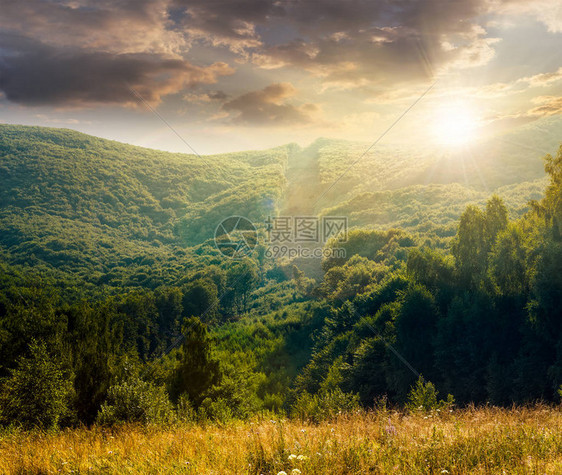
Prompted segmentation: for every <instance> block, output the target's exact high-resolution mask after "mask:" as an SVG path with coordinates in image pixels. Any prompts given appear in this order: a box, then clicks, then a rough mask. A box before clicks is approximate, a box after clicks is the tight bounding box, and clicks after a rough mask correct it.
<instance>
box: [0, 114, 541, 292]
mask: <svg viewBox="0 0 562 475" xmlns="http://www.w3.org/2000/svg"><path fill="white" fill-rule="evenodd" d="M531 132H532V131H531ZM531 132H529V133H531ZM531 135H532V134H531ZM522 137H523V139H524V138H525V134H524V133H523V135H522ZM519 140H521V138H520V139H519ZM504 142H505V143H506V144H507V145H506V146H503V148H502V146H500V145H496V146H495V148H494V146H492V145H489V146H490V150H491V151H490V152H489V153H486V152H485V150H484V148H483V146H480V148H479V149H477V153H476V154H475V156H474V157H473V160H472V161H471V160H469V159H468V158H467V157H466V156H447V157H444V156H440V155H438V154H437V153H436V152H435V151H434V150H429V149H424V150H421V149H420V150H418V151H412V150H405V149H404V150H403V149H398V148H392V147H389V146H377V147H376V148H375V149H374V150H373V151H371V152H369V153H368V154H365V155H364V156H362V155H363V153H364V151H365V150H366V148H367V146H368V144H361V143H353V142H346V141H341V140H339V141H335V140H328V139H319V140H317V141H316V142H314V143H313V144H312V145H310V146H309V147H307V148H300V147H298V146H296V145H286V146H281V147H278V148H274V149H270V150H265V151H249V152H239V153H231V154H221V155H213V156H204V157H200V156H195V155H188V154H178V153H168V152H161V151H157V150H150V149H146V148H142V147H137V146H132V145H126V144H122V143H118V142H115V141H110V140H104V139H101V138H97V137H92V136H89V135H85V134H82V133H78V132H75V131H72V130H66V129H52V128H43V127H24V126H12V125H1V126H0V176H1V177H2V188H1V189H0V231H1V232H0V256H1V258H2V260H3V261H4V262H6V263H8V264H10V265H16V266H22V267H23V268H25V269H28V270H33V272H39V273H41V274H43V275H51V274H53V275H57V276H58V277H60V276H62V275H67V276H72V277H77V278H79V279H80V280H82V281H87V282H90V283H92V284H99V283H108V284H111V285H116V286H123V285H126V286H139V285H140V286H149V287H154V286H157V285H159V284H161V283H170V282H176V281H177V280H178V279H181V278H182V276H183V275H184V274H185V273H186V272H188V271H189V270H190V269H193V268H195V267H198V266H204V265H208V264H210V263H213V262H215V261H216V260H217V259H219V257H218V253H217V252H216V251H215V250H214V249H213V247H212V246H211V243H210V242H209V241H208V240H209V239H211V238H212V236H213V233H214V230H215V228H216V226H217V225H218V224H219V223H220V221H221V220H222V219H224V218H226V217H228V216H231V215H241V216H245V217H247V218H249V219H250V220H253V221H254V222H255V223H257V224H259V223H263V222H264V221H265V219H266V217H267V216H268V215H272V214H275V213H281V214H286V215H299V214H302V215H309V214H311V213H313V214H334V215H346V216H348V217H349V220H350V224H351V226H358V227H374V228H380V229H384V228H390V227H402V228H405V229H407V230H410V231H415V232H420V233H433V234H436V235H438V236H441V237H450V236H451V235H452V234H454V229H455V223H456V221H457V220H458V218H459V216H460V214H461V212H462V210H463V209H464V207H465V206H466V204H468V203H476V204H482V203H484V202H485V200H486V199H487V197H488V196H489V195H490V194H491V193H492V192H498V193H499V194H500V195H501V196H502V197H503V198H504V199H505V201H506V204H507V206H508V208H509V210H510V212H511V213H512V216H513V217H516V216H519V215H521V214H522V213H523V212H524V211H525V209H526V203H527V202H528V201H529V200H530V199H535V198H537V197H538V196H539V195H540V194H541V193H542V191H543V189H544V179H543V178H542V177H543V174H544V172H543V171H542V163H541V160H540V159H539V158H538V157H539V156H540V155H538V154H536V153H535V154H534V153H532V152H531V151H530V150H526V149H524V148H522V147H520V146H518V147H517V149H516V150H517V151H514V150H515V149H514V148H513V147H514V145H513V141H511V140H510V139H509V137H507V138H506V139H505V140H504ZM531 149H532V147H531ZM532 150H534V149H532ZM359 158H361V159H360V160H359V161H357V160H358V159H359ZM355 162H357V163H356V164H355V165H354V166H353V167H351V168H349V167H350V165H351V164H353V163H355ZM445 162H446V163H445ZM444 163H445V165H446V166H445V165H444ZM469 165H470V166H469ZM348 168H349V171H348V172H347V173H346V174H345V175H344V176H343V177H342V178H341V179H340V180H339V181H338V182H337V183H336V184H335V185H334V186H332V184H333V182H334V181H335V180H336V179H337V178H338V177H339V176H340V175H341V174H342V173H343V172H344V171H345V170H347V169H348ZM482 176H485V177H486V180H487V182H486V186H483V185H482ZM205 243H207V244H205ZM201 245H203V246H204V247H203V248H201Z"/></svg>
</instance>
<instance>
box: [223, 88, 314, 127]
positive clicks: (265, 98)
mask: <svg viewBox="0 0 562 475" xmlns="http://www.w3.org/2000/svg"><path fill="white" fill-rule="evenodd" d="M295 93H296V90H295V88H294V87H293V86H292V85H291V84H289V83H279V84H271V85H270V86H267V87H266V88H264V89H262V90H260V91H253V92H248V93H246V94H242V95H241V96H239V97H236V98H234V99H232V100H230V101H228V102H225V103H224V104H223V106H222V108H223V110H224V111H226V112H229V113H234V117H233V118H232V121H233V122H236V123H240V124H249V125H264V126H267V125H296V124H306V123H309V122H311V120H312V118H311V113H314V112H316V110H317V107H316V106H315V105H314V104H304V105H303V106H300V107H297V106H294V105H292V104H289V103H287V102H286V99H288V98H290V97H292V96H294V95H295Z"/></svg>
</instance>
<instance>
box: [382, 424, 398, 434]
mask: <svg viewBox="0 0 562 475" xmlns="http://www.w3.org/2000/svg"><path fill="white" fill-rule="evenodd" d="M384 430H385V432H386V435H396V432H397V431H396V427H395V426H394V425H392V424H390V423H389V424H388V425H387V426H386V427H385V429H384Z"/></svg>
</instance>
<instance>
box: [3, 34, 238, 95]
mask: <svg viewBox="0 0 562 475" xmlns="http://www.w3.org/2000/svg"><path fill="white" fill-rule="evenodd" d="M0 43H1V44H2V45H3V57H2V59H1V60H0V90H1V91H3V93H4V95H5V96H6V98H7V99H8V100H10V101H12V102H16V103H19V104H25V105H46V104H54V105H71V106H76V105H84V104H91V103H132V102H135V99H134V97H133V95H132V92H131V90H130V89H129V88H130V87H132V88H134V89H135V90H136V91H138V92H139V93H140V94H141V95H142V96H143V98H144V99H145V100H147V101H149V102H153V103H156V102H158V101H159V100H160V98H161V96H163V95H166V94H170V93H174V92H177V91H179V90H181V89H182V88H184V87H190V86H194V85H197V84H201V83H212V82H215V81H216V77H217V76H218V75H221V74H228V73H230V72H231V71H230V68H229V67H228V66H227V65H225V64H223V63H217V64H214V65H211V66H208V67H206V68H200V67H196V66H193V65H191V64H190V63H188V62H187V61H184V60H180V59H171V58H165V57H162V56H161V55H157V54H148V53H128V54H113V53H107V52H99V51H94V52H88V51H83V50H73V49H60V48H53V47H51V46H47V45H44V44H41V43H39V42H36V41H33V40H30V39H28V38H25V37H20V36H16V35H7V34H0Z"/></svg>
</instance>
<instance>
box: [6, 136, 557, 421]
mask: <svg viewBox="0 0 562 475" xmlns="http://www.w3.org/2000/svg"><path fill="white" fill-rule="evenodd" d="M0 133H1V142H0V143H1V150H2V154H1V157H0V173H1V174H2V180H3V185H4V186H3V188H2V190H1V191H0V199H1V205H2V206H1V209H0V213H1V214H0V227H1V229H2V233H1V234H0V245H1V254H0V257H1V261H0V290H1V292H0V423H1V424H4V425H9V424H18V425H22V426H24V427H33V426H42V427H51V426H57V425H58V426H64V425H77V424H79V423H87V424H91V423H93V422H95V421H97V422H98V423H100V424H107V425H111V424H115V423H119V422H123V421H136V422H166V421H167V422H169V421H172V420H189V421H193V420H202V421H206V420H221V421H224V420H230V419H233V418H246V417H249V416H251V415H253V414H257V413H263V411H273V412H275V413H278V414H290V415H293V416H295V417H300V418H303V419H305V420H313V421H316V422H318V421H320V420H322V419H324V418H327V417H331V416H333V415H334V414H337V413H339V412H340V411H349V410H354V409H356V408H358V407H359V406H363V407H372V406H373V404H375V401H378V402H377V404H381V401H389V402H390V403H392V404H404V403H407V402H409V404H410V406H411V405H412V404H414V403H416V401H418V400H419V399H420V398H421V399H423V396H424V394H426V393H429V394H433V395H434V396H435V394H434V393H432V392H431V391H433V389H432V388H434V387H435V388H437V390H438V391H439V392H440V393H441V395H442V397H443V398H445V397H446V395H447V394H450V395H451V397H450V398H449V399H448V401H447V402H446V401H442V402H439V400H438V399H436V398H435V397H434V399H433V402H431V400H430V403H428V404H429V406H431V407H430V409H432V408H433V409H435V408H437V407H445V406H447V407H451V405H452V404H453V398H454V400H456V402H457V404H468V403H470V402H474V403H486V402H492V403H495V404H505V405H509V404H511V403H512V402H527V401H533V400H537V399H543V400H548V401H556V400H557V398H558V389H559V388H560V386H561V385H562V363H561V356H562V355H561V354H560V348H559V346H560V345H559V341H560V338H562V325H561V323H560V322H561V321H562V319H561V318H560V317H561V314H560V308H562V307H561V306H562V301H561V298H562V297H561V296H562V277H561V276H562V268H561V263H562V244H561V242H562V241H561V240H562V237H561V236H562V233H561V231H562V230H561V229H560V226H561V223H562V206H561V203H562V188H561V186H562V185H561V183H562V147H561V148H560V149H559V150H558V151H557V153H555V154H554V155H552V156H550V155H547V156H546V160H545V161H544V163H543V162H541V158H540V156H536V157H535V161H536V164H533V165H525V166H528V167H529V168H533V169H534V167H536V166H539V167H543V166H544V169H545V170H546V176H543V177H539V176H535V175H534V174H532V173H529V176H528V178H529V181H528V182H523V183H521V182H513V180H512V178H510V179H509V180H507V179H506V181H507V182H504V183H501V182H497V183H496V186H495V187H494V190H495V192H496V193H497V194H492V193H489V192H488V191H487V190H485V189H481V188H478V187H477V186H472V185H470V183H467V182H463V183H457V182H455V181H454V180H452V181H451V182H450V183H433V184H425V183H423V182H420V183H418V182H415V181H413V182H412V181H410V182H408V183H406V182H400V179H399V176H400V174H399V173H397V171H398V170H395V169H394V168H392V167H391V166H390V165H389V170H387V171H385V170H383V169H381V168H380V167H379V168H376V169H374V171H373V174H372V180H373V181H369V180H370V179H371V177H369V176H367V177H365V180H363V182H364V183H366V184H369V186H366V185H365V186H363V184H361V183H359V182H358V181H357V182H356V186H357V188H353V187H352V186H351V184H350V183H348V184H347V189H348V193H346V194H345V195H343V194H338V193H335V192H334V191H333V190H331V191H330V192H329V194H327V195H326V196H325V197H324V198H323V199H324V200H326V201H325V204H324V205H322V204H319V205H318V207H317V208H316V209H315V212H320V213H321V214H323V215H335V214H337V215H346V216H348V217H349V219H350V222H351V224H352V226H353V229H351V230H350V231H349V233H348V236H347V239H346V240H339V239H337V238H333V239H332V240H330V241H329V242H328V243H327V244H326V247H325V250H329V249H333V248H341V249H344V250H345V255H343V256H342V255H339V256H338V255H335V254H334V255H332V256H331V257H330V256H328V257H325V258H324V259H323V260H322V275H321V277H320V278H317V279H316V280H313V279H311V278H309V277H308V276H307V275H305V274H304V273H303V272H302V271H301V269H299V268H298V266H295V265H293V263H292V262H290V261H288V260H286V259H284V260H278V259H274V258H270V257H267V255H266V254H265V245H263V244H260V245H258V246H257V247H256V248H255V250H254V251H253V253H252V254H250V255H248V256H247V257H246V258H244V259H241V260H232V259H229V258H227V257H225V256H222V255H221V254H220V253H219V251H218V250H217V249H216V248H215V247H214V244H213V242H212V239H211V238H212V236H213V232H214V229H215V226H216V225H217V224H218V222H220V221H221V220H222V219H224V218H225V217H228V216H230V215H242V216H246V217H248V218H250V219H252V220H253V221H254V222H256V223H257V225H258V227H260V226H261V225H262V223H263V222H264V221H265V218H266V217H267V216H268V215H270V214H276V213H281V214H283V213H292V212H301V211H302V210H307V209H310V207H312V208H314V206H313V205H314V203H315V201H314V196H313V195H314V194H315V193H317V192H320V193H322V192H323V191H325V190H326V189H327V188H326V187H327V186H328V185H329V180H328V178H327V177H324V178H323V176H324V175H323V173H324V172H323V167H324V165H323V163H324V161H325V159H326V157H325V152H326V150H325V149H326V148H330V147H336V146H337V147H341V146H342V145H341V143H336V142H327V141H323V140H320V141H317V142H315V143H314V144H312V145H311V146H310V147H308V148H305V149H302V148H298V147H297V146H294V145H290V146H286V147H280V148H276V149H272V150H268V151H263V152H247V153H237V154H228V155H219V156H211V157H197V156H189V155H181V154H169V153H163V152H156V151H151V150H146V149H142V148H138V147H132V146H128V145H123V144H118V143H115V142H110V141H106V140H102V139H97V138H94V137H89V136H85V135H82V134H77V133H74V132H71V131H66V130H53V129H41V128H24V127H14V126H3V127H1V128H0ZM337 147H336V148H337ZM338 153H339V152H338ZM341 153H343V152H341ZM335 159H338V160H339V158H337V157H336V156H334V160H335ZM404 160H405V161H404V163H403V164H402V166H403V167H406V166H407V163H409V160H410V159H409V158H405V159H404ZM428 160H430V157H429V158H428ZM488 161H489V163H492V161H491V159H490V160H488ZM508 162H509V160H508V161H507V162H506V159H502V160H500V165H501V166H507V165H506V163H508ZM381 163H382V162H381ZM428 163H429V162H428ZM428 163H425V162H420V174H419V176H421V177H423V176H424V170H427V168H426V165H427V166H429V165H428ZM518 163H519V162H518V161H517V160H515V161H514V162H513V168H512V169H511V170H513V169H515V168H517V167H518V166H521V164H518ZM490 166H492V165H490ZM508 172H509V170H506V174H505V176H506V177H508V176H512V177H513V176H515V175H514V174H511V175H510V173H508ZM543 175H544V173H543ZM390 177H398V178H396V180H398V181H396V180H394V181H392V180H390ZM350 179H352V180H355V179H356V178H354V177H353V175H352V176H351V178H350ZM307 180H316V183H311V182H309V181H307ZM375 181H377V182H378V183H381V185H380V188H376V187H375V185H374V183H375ZM334 189H335V187H334ZM305 195H306V200H305V201H304V202H301V201H299V197H300V196H303V197H304V196H305ZM303 199H304V198H303ZM307 207H309V208H307ZM398 228H401V229H398ZM428 381H431V383H432V384H431V385H430V384H429V383H428ZM416 382H417V384H418V386H417V388H418V390H419V391H418V393H416V392H415V391H416V389H415V387H414V392H411V388H412V387H413V386H414V385H415V384H416ZM433 385H435V386H433ZM416 394H418V396H419V398H418V399H416V398H417V396H416ZM420 394H421V395H420ZM430 399H431V398H430ZM424 404H425V403H424Z"/></svg>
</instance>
